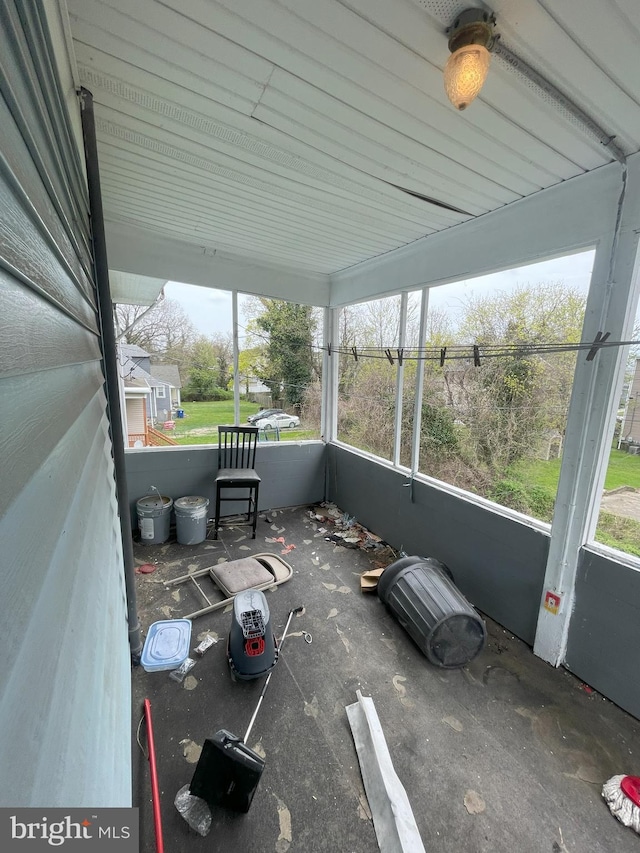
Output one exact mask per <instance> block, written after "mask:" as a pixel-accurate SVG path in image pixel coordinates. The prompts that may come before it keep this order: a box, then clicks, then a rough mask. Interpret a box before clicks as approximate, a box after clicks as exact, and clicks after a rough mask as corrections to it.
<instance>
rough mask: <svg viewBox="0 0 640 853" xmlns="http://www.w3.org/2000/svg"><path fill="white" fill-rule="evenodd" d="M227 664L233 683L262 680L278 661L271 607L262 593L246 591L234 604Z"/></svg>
mask: <svg viewBox="0 0 640 853" xmlns="http://www.w3.org/2000/svg"><path fill="white" fill-rule="evenodd" d="M227 660H228V661H229V669H230V670H231V677H232V678H233V679H234V681H235V680H236V679H240V680H242V681H249V680H251V679H253V678H260V676H261V675H266V674H267V673H268V672H269V671H270V670H271V669H273V667H274V666H275V665H276V663H277V661H278V648H277V646H276V638H275V637H274V635H273V631H272V630H271V617H270V614H269V606H268V604H267V598H266V596H265V594H264V592H262V591H261V590H258V589H247V590H244V592H239V593H238V594H237V595H236V597H235V598H234V600H233V617H232V620H231V630H230V631H229V637H228V640H227Z"/></svg>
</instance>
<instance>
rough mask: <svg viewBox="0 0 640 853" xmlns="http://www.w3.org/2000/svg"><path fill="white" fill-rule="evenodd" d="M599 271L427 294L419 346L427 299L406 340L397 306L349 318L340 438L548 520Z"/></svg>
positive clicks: (579, 264)
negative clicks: (588, 300) (416, 418)
mask: <svg viewBox="0 0 640 853" xmlns="http://www.w3.org/2000/svg"><path fill="white" fill-rule="evenodd" d="M592 264H593V253H592V252H585V253H581V254H578V255H573V256H571V257H565V258H561V259H557V260H554V261H546V262H542V263H539V264H533V265H530V266H527V267H522V268H519V269H513V270H508V271H506V272H503V273H500V274H495V275H490V276H483V277H479V278H476V279H471V280H467V281H464V282H457V283H455V284H450V285H443V286H441V287H435V288H431V289H430V290H429V293H428V312H427V315H426V328H425V334H424V339H423V340H419V336H418V328H419V321H420V294H417V293H414V294H410V295H409V296H408V298H407V300H406V319H407V322H406V330H405V332H404V337H403V332H402V322H401V319H402V316H403V301H402V299H401V297H400V296H397V297H390V298H388V299H383V300H377V301H375V302H368V303H363V304H361V305H355V306H349V307H348V308H345V309H343V310H342V312H341V315H340V342H339V346H340V369H339V399H338V438H339V439H340V440H341V441H344V442H347V443H349V444H351V445H353V446H355V447H357V448H359V449H362V450H366V451H369V452H371V453H374V454H376V455H378V456H380V457H382V458H384V459H388V460H390V461H395V462H398V463H399V464H400V465H401V466H403V467H407V468H411V467H412V463H413V462H414V461H415V459H416V456H417V458H418V459H419V464H418V471H419V472H421V473H423V474H428V475H429V476H432V477H434V478H436V479H439V480H442V481H444V482H446V483H449V484H451V485H454V486H457V487H460V488H463V489H465V490H467V491H470V492H473V493H475V494H478V495H482V496H483V497H486V498H489V499H490V500H493V501H496V502H497V503H500V504H502V505H503V506H506V507H510V508H512V509H515V510H518V511H519V512H523V513H525V514H527V515H530V516H533V517H534V518H537V519H540V520H542V521H546V522H550V521H551V519H552V515H553V509H554V502H555V497H556V492H557V484H558V478H559V472H560V463H561V457H562V449H563V445H564V437H565V429H566V420H567V413H568V406H569V400H570V396H571V389H572V384H573V375H574V370H575V365H576V358H577V352H576V349H575V348H573V349H572V345H574V347H575V345H577V344H578V343H579V342H580V340H581V334H582V325H583V320H584V311H585V305H586V298H587V292H588V286H589V280H590V276H591V267H592ZM420 375H422V384H421V391H422V398H421V403H420V430H419V435H418V444H419V446H418V447H417V448H414V447H413V433H414V415H415V411H416V396H417V395H416V382H417V379H418V378H419V377H420ZM639 381H640V380H639ZM399 390H401V395H399V393H398V392H399ZM398 400H401V405H402V409H401V417H400V419H399V420H398V418H397V408H396V407H397V403H398ZM398 423H399V425H400V441H399V445H398V444H396V443H395V442H396V438H395V436H396V433H395V429H396V426H397V424H398ZM639 424H640V420H639ZM638 463H639V465H640V456H639V457H638Z"/></svg>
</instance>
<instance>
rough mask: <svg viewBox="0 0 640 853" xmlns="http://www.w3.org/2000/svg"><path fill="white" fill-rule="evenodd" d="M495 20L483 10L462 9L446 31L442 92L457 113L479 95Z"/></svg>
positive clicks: (489, 60)
mask: <svg viewBox="0 0 640 853" xmlns="http://www.w3.org/2000/svg"><path fill="white" fill-rule="evenodd" d="M495 23H496V19H495V15H494V14H493V12H487V11H485V10H484V9H465V11H464V12H462V14H461V15H458V17H457V18H456V20H455V21H454V23H453V25H452V26H450V27H449V28H448V29H447V35H448V36H449V50H450V51H451V56H450V57H449V59H448V60H447V64H446V65H445V69H444V89H445V92H446V93H447V97H448V98H449V100H450V101H451V103H452V104H453V106H454V107H455V108H456V109H457V110H464V109H466V108H467V107H468V106H469V104H470V103H471V101H473V99H474V98H475V97H476V96H477V95H478V94H479V92H480V90H481V89H482V86H483V84H484V81H485V80H486V78H487V73H488V71H489V63H490V62H491V54H490V50H491V49H492V47H493V45H494V43H495V41H496V39H497V38H498V36H497V35H496V34H495V33H494V31H493V27H495Z"/></svg>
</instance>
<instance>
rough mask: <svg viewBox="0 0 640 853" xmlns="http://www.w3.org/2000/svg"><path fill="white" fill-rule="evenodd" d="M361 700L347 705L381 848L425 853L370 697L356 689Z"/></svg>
mask: <svg viewBox="0 0 640 853" xmlns="http://www.w3.org/2000/svg"><path fill="white" fill-rule="evenodd" d="M356 696H357V702H354V703H353V704H352V705H347V717H348V720H349V725H350V727H351V733H352V735H353V741H354V744H355V747H356V753H357V756H358V761H359V762H360V772H361V774H362V781H363V784H364V790H365V793H366V795H367V800H368V803H369V808H370V810H371V814H372V816H373V828H374V830H375V833H376V837H377V839H378V845H379V847H380V850H383V851H393V853H425V848H424V845H423V843H422V839H421V837H420V831H419V830H418V826H417V824H416V820H415V817H414V815H413V811H412V809H411V804H410V802H409V797H408V796H407V792H406V790H405V788H404V786H403V784H402V782H401V781H400V779H399V778H398V775H397V773H396V771H395V768H394V766H393V761H392V759H391V755H390V753H389V748H388V747H387V742H386V739H385V736H384V732H383V731H382V725H381V723H380V719H379V717H378V712H377V711H376V707H375V705H374V703H373V699H372V698H371V697H370V696H363V695H362V693H361V692H360V691H359V690H356Z"/></svg>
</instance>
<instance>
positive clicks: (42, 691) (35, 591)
mask: <svg viewBox="0 0 640 853" xmlns="http://www.w3.org/2000/svg"><path fill="white" fill-rule="evenodd" d="M41 16H42V6H41V5H40V4H36V3H33V4H31V3H29V4H25V3H14V2H12V0H0V21H1V25H0V56H1V57H2V62H1V63H0V152H1V155H2V156H1V157H0V304H1V310H0V399H1V400H2V410H1V413H0V460H1V462H2V478H1V479H0V542H1V543H2V548H1V554H2V560H1V569H0V577H1V579H2V597H1V598H0V620H1V622H2V638H3V647H2V656H1V658H0V684H1V685H2V692H1V694H0V732H1V733H2V734H1V735H0V767H2V774H1V780H0V805H2V806H44V807H46V806H61V807H71V806H95V807H99V806H116V805H121V806H126V805H130V804H131V766H130V765H131V723H130V720H131V716H130V715H131V693H130V677H131V676H130V657H129V649H128V631H127V624H126V608H125V592H124V581H123V573H122V554H121V545H120V541H119V526H118V524H117V507H116V502H115V493H114V479H113V467H112V462H111V455H110V442H109V438H108V432H107V421H106V416H105V398H104V393H103V374H102V370H101V363H100V347H99V336H98V329H97V326H96V306H95V297H94V287H93V282H92V278H91V275H92V273H91V269H92V266H91V258H90V253H89V249H88V246H89V230H88V216H87V201H86V198H85V194H84V190H83V180H82V171H81V165H80V161H79V157H78V154H77V152H76V150H75V149H74V148H73V145H72V142H71V139H72V135H71V132H70V129H69V127H68V125H67V118H66V115H65V113H64V110H63V109H62V107H61V104H62V99H61V96H60V92H59V89H58V88H57V86H58V82H57V75H56V71H55V69H54V65H53V62H52V58H51V56H50V54H49V52H48V50H49V48H48V46H47V45H48V42H47V44H45V43H44V42H43V41H41V40H40V36H39V34H38V33H39V28H40V26H42V27H43V28H44V30H43V31H46V25H45V22H44V20H41ZM36 81H40V82H39V83H38V82H36Z"/></svg>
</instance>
